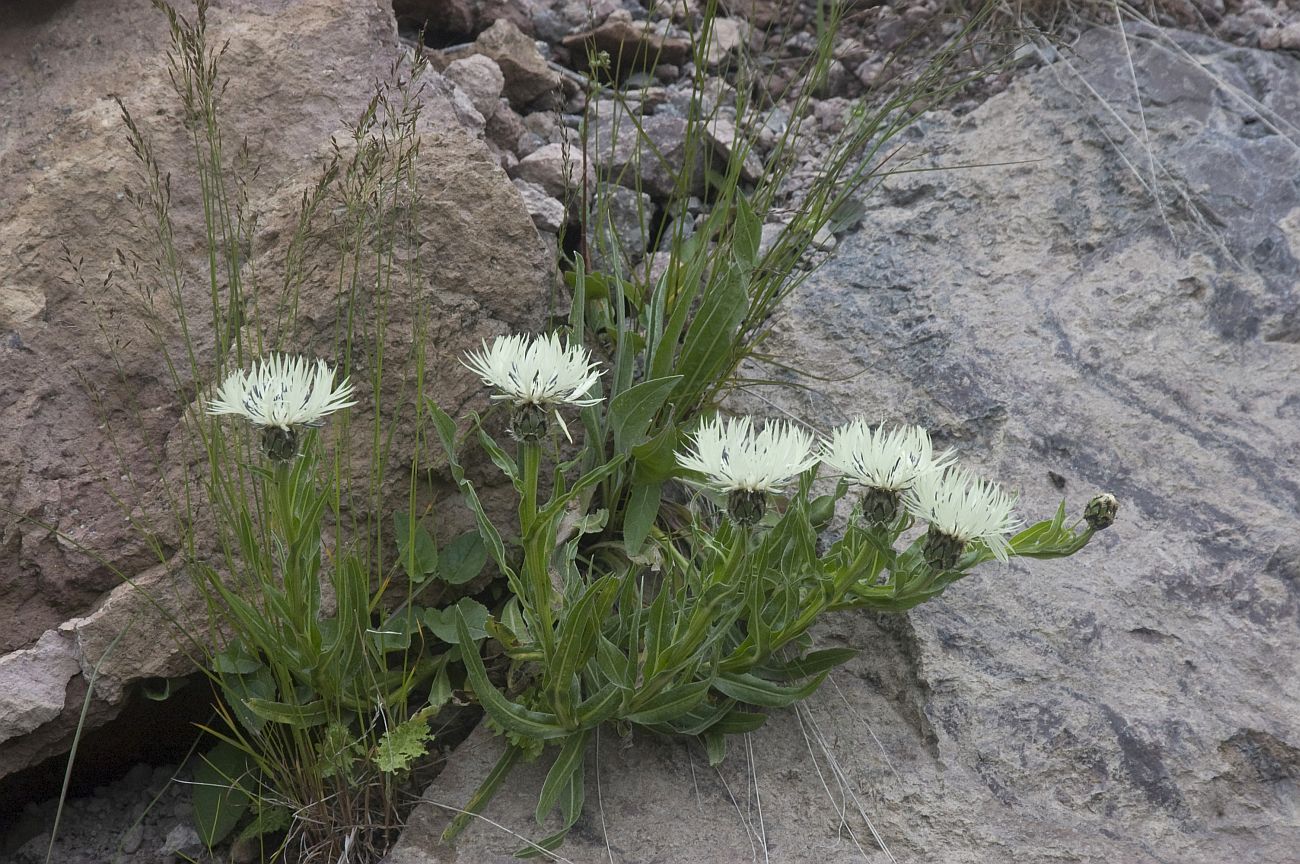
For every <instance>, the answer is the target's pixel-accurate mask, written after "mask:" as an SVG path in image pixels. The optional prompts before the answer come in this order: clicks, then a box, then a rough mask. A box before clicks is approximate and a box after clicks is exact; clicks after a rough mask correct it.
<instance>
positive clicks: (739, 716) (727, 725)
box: [709, 708, 767, 735]
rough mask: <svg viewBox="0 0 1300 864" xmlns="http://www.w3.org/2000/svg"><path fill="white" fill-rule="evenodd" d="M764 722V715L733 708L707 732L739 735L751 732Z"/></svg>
mask: <svg viewBox="0 0 1300 864" xmlns="http://www.w3.org/2000/svg"><path fill="white" fill-rule="evenodd" d="M766 722H767V715H766V714H760V713H758V712H756V711H741V710H740V709H739V708H733V709H732V710H730V711H728V712H727V714H726V716H725V717H723V718H722V719H721V720H719V721H718V722H717V723H714V724H713V725H712V726H710V727H709V731H710V732H717V733H719V734H722V735H741V734H744V733H745V732H753V731H754V730H755V729H757V728H759V727H760V726H762V725H763V724H764V723H766Z"/></svg>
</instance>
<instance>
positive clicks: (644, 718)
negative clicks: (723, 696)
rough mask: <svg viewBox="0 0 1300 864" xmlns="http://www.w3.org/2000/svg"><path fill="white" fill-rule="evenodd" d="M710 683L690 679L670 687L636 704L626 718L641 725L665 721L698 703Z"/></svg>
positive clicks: (687, 710)
mask: <svg viewBox="0 0 1300 864" xmlns="http://www.w3.org/2000/svg"><path fill="white" fill-rule="evenodd" d="M712 684H713V682H711V681H692V682H691V683H690V684H683V685H682V686H680V687H670V688H668V689H666V690H664V691H663V692H662V693H660V694H658V695H657V696H655V697H654V698H653V699H650V700H649V701H647V702H646V703H645V704H644V705H640V706H637V707H636V710H635V711H633V712H632V713H630V714H628V715H627V719H628V721H630V722H632V723H640V724H641V725H643V726H651V725H653V724H655V723H667V722H668V721H670V720H674V719H676V718H678V717H680V716H681V715H683V714H686V713H688V712H689V711H690V710H691V709H692V708H694V707H695V706H696V705H698V704H700V702H702V701H703V700H704V697H705V695H707V694H708V692H709V687H710V686H712ZM633 704H634V705H635V703H633Z"/></svg>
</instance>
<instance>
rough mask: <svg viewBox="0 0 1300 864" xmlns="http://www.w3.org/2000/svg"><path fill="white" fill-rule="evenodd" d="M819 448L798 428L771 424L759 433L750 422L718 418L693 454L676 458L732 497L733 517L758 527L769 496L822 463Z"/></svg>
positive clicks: (703, 431)
mask: <svg viewBox="0 0 1300 864" xmlns="http://www.w3.org/2000/svg"><path fill="white" fill-rule="evenodd" d="M813 443H814V442H813V436H812V434H811V433H810V432H808V431H807V430H804V429H801V428H799V427H798V426H795V425H794V424H792V423H785V422H777V423H768V424H766V425H765V426H764V427H763V429H762V431H760V432H757V433H756V432H754V429H753V422H752V421H751V420H750V418H748V417H735V418H731V419H728V420H722V419H720V418H716V417H715V418H714V419H713V420H710V421H708V422H707V423H704V424H703V425H701V426H700V428H699V430H698V431H696V433H695V448H694V451H693V452H692V451H688V452H685V453H680V452H679V453H677V454H676V455H677V464H678V465H680V466H681V467H683V468H686V469H688V470H691V471H698V472H700V473H701V474H703V475H704V476H705V479H706V481H707V482H708V484H709V485H710V486H712V487H713V488H714V489H716V490H718V491H719V492H726V493H727V496H728V497H727V513H728V514H729V515H730V516H731V518H732V519H734V520H735V521H736V522H738V523H740V524H742V525H752V524H754V523H756V522H757V521H758V520H759V519H761V518H762V516H763V511H764V510H765V509H766V503H767V493H769V492H779V491H781V490H782V489H783V488H785V486H786V485H787V484H789V483H790V481H791V480H793V479H794V478H795V477H797V476H799V474H801V473H803V472H804V471H806V470H807V469H808V468H810V467H812V466H813V465H815V464H816V463H817V459H818V457H817V454H816V453H814V452H813Z"/></svg>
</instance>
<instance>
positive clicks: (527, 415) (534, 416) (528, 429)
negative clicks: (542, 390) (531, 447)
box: [510, 404, 551, 444]
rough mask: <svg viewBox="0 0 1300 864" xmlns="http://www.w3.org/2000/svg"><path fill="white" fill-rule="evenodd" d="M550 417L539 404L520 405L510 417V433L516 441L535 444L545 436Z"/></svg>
mask: <svg viewBox="0 0 1300 864" xmlns="http://www.w3.org/2000/svg"><path fill="white" fill-rule="evenodd" d="M550 419H551V418H550V416H549V415H548V414H547V413H546V409H545V408H543V407H542V406H541V405H533V404H528V405H520V406H518V407H517V408H515V411H514V415H513V416H512V417H511V418H510V434H511V436H513V437H514V439H515V440H516V441H522V442H524V443H525V444H536V443H537V442H538V441H541V440H542V439H543V438H545V437H546V431H547V429H548V428H549V427H550Z"/></svg>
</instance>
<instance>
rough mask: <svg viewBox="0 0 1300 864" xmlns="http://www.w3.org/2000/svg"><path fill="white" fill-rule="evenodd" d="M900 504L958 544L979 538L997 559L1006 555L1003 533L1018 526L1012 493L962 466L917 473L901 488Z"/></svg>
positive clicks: (1018, 521)
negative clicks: (902, 490)
mask: <svg viewBox="0 0 1300 864" xmlns="http://www.w3.org/2000/svg"><path fill="white" fill-rule="evenodd" d="M903 504H904V506H905V507H907V509H908V511H909V512H910V513H911V514H912V515H913V516H915V517H916V518H918V519H924V520H925V521H926V522H928V523H930V528H931V530H932V531H937V532H939V533H940V534H943V535H945V536H946V537H948V538H950V539H952V540H954V541H956V542H957V543H958V544H959V545H960V546H964V545H965V544H967V543H969V542H971V541H973V540H979V541H981V542H983V543H984V544H985V545H986V546H988V548H989V550H990V551H991V552H992V553H993V554H994V556H995V557H996V558H997V559H998V560H999V561H1006V560H1007V557H1008V556H1007V552H1008V549H1009V545H1008V543H1007V537H1006V535H1008V534H1010V533H1011V532H1013V531H1015V530H1016V529H1018V528H1019V527H1020V519H1019V518H1017V516H1016V515H1015V512H1014V511H1015V506H1016V498H1015V496H1014V495H1009V494H1007V493H1006V492H1003V491H1002V489H1001V488H999V487H998V486H997V484H995V483H990V482H988V481H987V480H982V479H980V478H978V477H976V476H974V475H973V474H971V473H969V472H968V471H966V470H965V469H962V468H948V469H947V470H946V471H942V472H939V471H930V472H926V473H923V474H919V475H917V477H916V478H915V479H914V480H913V482H912V485H911V487H910V488H908V489H907V490H906V491H905V492H903Z"/></svg>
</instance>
